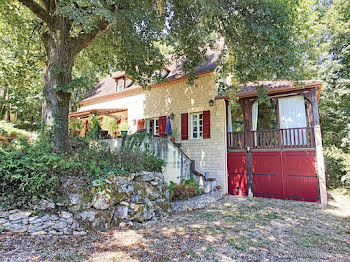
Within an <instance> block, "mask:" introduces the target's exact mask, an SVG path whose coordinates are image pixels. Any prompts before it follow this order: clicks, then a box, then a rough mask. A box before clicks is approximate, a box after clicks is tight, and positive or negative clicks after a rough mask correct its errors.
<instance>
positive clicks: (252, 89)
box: [216, 80, 322, 98]
mask: <svg viewBox="0 0 350 262" xmlns="http://www.w3.org/2000/svg"><path fill="white" fill-rule="evenodd" d="M261 85H262V86H264V88H265V90H267V91H268V92H269V93H273V92H274V91H276V92H277V91H282V90H283V89H293V88H298V87H299V88H308V87H314V86H320V85H322V81H320V80H303V81H259V82H252V83H247V84H243V85H241V91H240V92H239V94H238V96H239V97H246V96H249V95H252V96H254V95H256V89H257V87H258V86H261ZM227 96H228V93H227V92H225V91H222V92H220V94H218V95H217V96H216V98H224V97H227Z"/></svg>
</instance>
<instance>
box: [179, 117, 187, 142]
mask: <svg viewBox="0 0 350 262" xmlns="http://www.w3.org/2000/svg"><path fill="white" fill-rule="evenodd" d="M187 139H188V113H183V114H181V140H187Z"/></svg>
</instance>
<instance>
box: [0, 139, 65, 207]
mask: <svg viewBox="0 0 350 262" xmlns="http://www.w3.org/2000/svg"><path fill="white" fill-rule="evenodd" d="M0 162H1V166H0V187H1V199H2V201H3V202H4V203H12V204H15V205H18V206H21V205H25V203H26V202H27V201H31V200H37V199H39V198H43V197H46V196H48V197H52V195H53V194H54V192H55V190H56V188H57V184H58V177H57V175H59V173H60V172H59V169H60V166H59V165H60V164H61V162H62V159H61V158H60V157H59V156H57V155H55V154H53V153H50V152H49V151H48V150H46V148H44V146H43V145H42V144H41V143H40V144H36V145H35V146H32V145H29V144H27V143H24V144H22V145H20V146H19V147H18V148H17V147H14V146H13V147H8V148H2V147H0Z"/></svg>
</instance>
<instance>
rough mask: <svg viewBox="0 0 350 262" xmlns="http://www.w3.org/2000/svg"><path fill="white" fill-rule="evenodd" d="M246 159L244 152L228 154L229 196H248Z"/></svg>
mask: <svg viewBox="0 0 350 262" xmlns="http://www.w3.org/2000/svg"><path fill="white" fill-rule="evenodd" d="M246 159H247V158H246V154H245V153H244V152H230V153H228V154H227V170H228V190H229V194H232V195H240V196H246V195H248V186H247V162H246Z"/></svg>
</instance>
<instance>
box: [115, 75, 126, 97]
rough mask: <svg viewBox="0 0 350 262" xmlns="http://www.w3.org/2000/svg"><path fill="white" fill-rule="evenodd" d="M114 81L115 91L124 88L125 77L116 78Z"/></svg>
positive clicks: (120, 90)
mask: <svg viewBox="0 0 350 262" xmlns="http://www.w3.org/2000/svg"><path fill="white" fill-rule="evenodd" d="M115 81H116V91H117V93H119V92H122V91H124V89H125V77H121V78H118V79H116V80H115Z"/></svg>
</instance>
